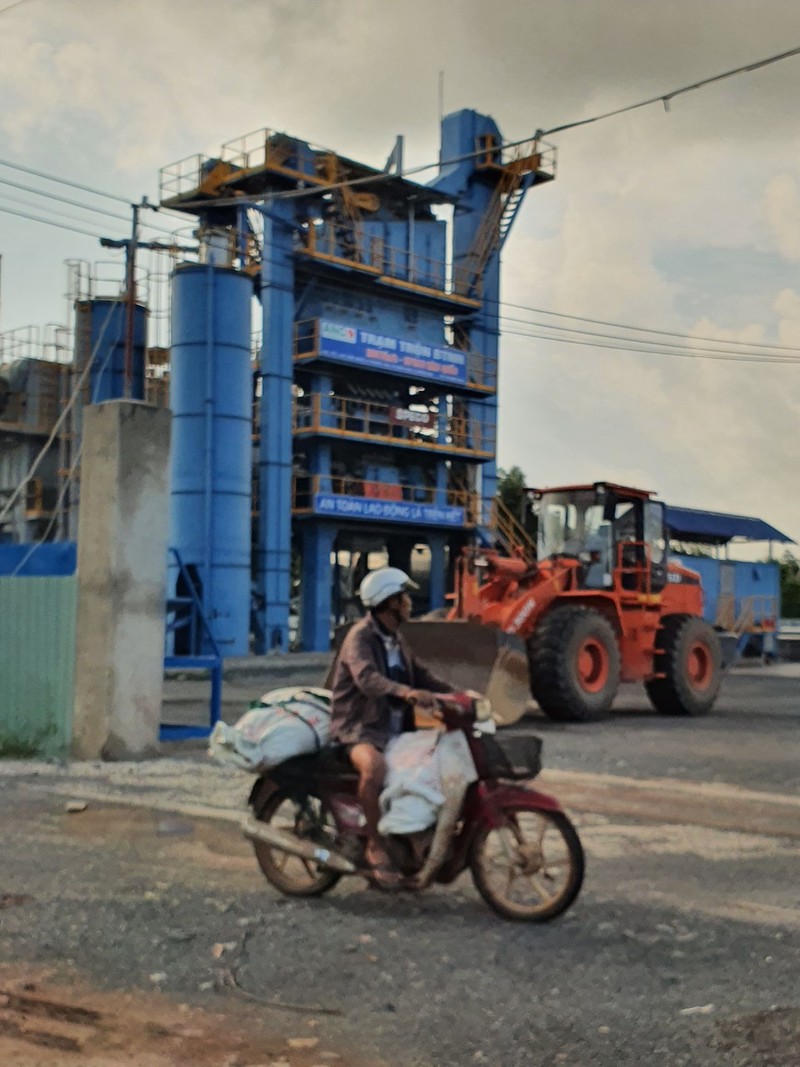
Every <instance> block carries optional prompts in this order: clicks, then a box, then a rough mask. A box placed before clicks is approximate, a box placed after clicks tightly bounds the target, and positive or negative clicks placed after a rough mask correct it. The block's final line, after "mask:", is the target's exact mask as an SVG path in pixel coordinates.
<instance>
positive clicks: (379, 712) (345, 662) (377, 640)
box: [331, 615, 453, 748]
mask: <svg viewBox="0 0 800 1067" xmlns="http://www.w3.org/2000/svg"><path fill="white" fill-rule="evenodd" d="M397 637H398V641H399V644H400V653H401V655H402V657H403V659H404V660H405V664H406V667H407V668H408V673H409V677H410V679H411V684H410V685H403V684H401V683H400V682H394V681H392V679H391V678H389V677H388V676H387V666H386V652H385V649H384V644H383V640H382V639H381V635H380V629H379V627H378V623H377V622H376V621H375V619H374V618H373V617H372V615H367V616H366V618H364V619H361V621H360V622H357V623H356V624H355V626H353V628H352V629H351V630H350V632H349V633H348V635H347V637H345V639H344V643H343V645H342V648H341V651H340V652H339V657H338V659H337V661H336V665H335V667H334V672H333V682H332V683H331V689H332V690H333V709H332V717H331V735H332V738H333V740H334V741H340V742H342V743H343V744H348V745H354V744H358V742H360V741H368V742H369V743H370V744H373V745H376V746H377V747H378V748H383V747H384V746H385V744H386V742H387V741H388V740H389V736H390V730H389V721H390V709H389V702H390V700H391V698H393V697H394V698H396V699H400V700H403V699H405V697H407V696H408V694H409V693H410V692H411V690H412V689H427V690H429V691H430V692H432V693H449V692H450V691H451V690H452V688H453V687H452V685H450V684H448V683H447V682H445V681H443V680H442V679H441V678H437V677H436V675H435V674H433V673H432V672H431V671H429V670H428V668H427V667H425V666H424V665H423V664H422V663H420V662H419V660H418V659H416V658H415V657H414V654H413V652H412V651H411V649H410V648H409V647H408V644H407V642H406V641H404V639H403V637H402V635H401V634H398V635H397Z"/></svg>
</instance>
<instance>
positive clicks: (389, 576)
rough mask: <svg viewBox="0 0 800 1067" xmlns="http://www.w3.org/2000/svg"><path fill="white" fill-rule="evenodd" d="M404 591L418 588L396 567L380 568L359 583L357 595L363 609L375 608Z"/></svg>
mask: <svg viewBox="0 0 800 1067" xmlns="http://www.w3.org/2000/svg"><path fill="white" fill-rule="evenodd" d="M406 589H419V586H418V585H417V583H416V582H412V581H411V579H410V578H409V577H408V575H407V574H406V572H405V571H401V570H400V569H399V568H398V567H381V569H380V570H377V571H371V572H370V573H369V574H368V575H367V577H366V578H365V579H364V581H363V582H362V583H361V586H360V588H359V590H358V595H359V597H360V598H361V603H362V604H363V605H364V607H365V608H377V607H379V606H380V605H381V604H382V603H383V602H384V600H388V599H389V597H391V596H396V595H397V594H398V593H402V592H404V590H406Z"/></svg>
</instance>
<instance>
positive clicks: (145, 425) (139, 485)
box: [72, 400, 172, 759]
mask: <svg viewBox="0 0 800 1067" xmlns="http://www.w3.org/2000/svg"><path fill="white" fill-rule="evenodd" d="M171 419H172V415H171V413H170V412H169V411H167V410H166V409H164V408H155V407H151V406H150V405H148V404H141V403H136V402H131V401H123V400H114V401H109V402H108V403H105V404H100V405H98V406H96V407H94V406H93V407H87V408H86V409H85V410H84V424H83V456H82V461H81V509H80V524H79V528H78V623H77V641H76V661H75V710H74V717H73V730H72V754H73V755H74V756H75V757H76V758H78V759H136V758H144V757H146V756H148V755H152V754H153V753H154V752H155V751H156V749H157V747H158V728H159V723H160V720H161V698H162V686H163V679H164V620H165V599H166V580H167V528H168V517H169V446H170V427H171Z"/></svg>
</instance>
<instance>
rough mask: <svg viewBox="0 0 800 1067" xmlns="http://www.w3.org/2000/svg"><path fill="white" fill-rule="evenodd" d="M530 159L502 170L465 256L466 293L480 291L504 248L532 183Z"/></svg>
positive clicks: (519, 161) (510, 164) (514, 162)
mask: <svg viewBox="0 0 800 1067" xmlns="http://www.w3.org/2000/svg"><path fill="white" fill-rule="evenodd" d="M529 167H530V164H529V162H528V160H527V159H526V160H512V162H510V163H507V164H506V165H505V166H504V167H503V168H502V171H501V174H500V178H499V180H498V182H497V185H496V186H495V191H494V193H493V195H492V199H491V200H490V201H489V205H488V207H487V208H486V211H485V213H484V215H483V218H482V219H481V224H480V226H479V227H478V231H477V233H476V234H475V239H474V241H473V243H472V247H471V248H470V250H469V252H468V253H467V256H466V261H465V264H464V267H465V270H464V276H465V277H466V278H467V294H469V293H471V292H473V291H475V289H477V287H478V285H479V283H480V280H481V278H482V277H483V272H484V271H485V270H486V265H487V263H488V262H489V259H490V258H491V256H492V254H493V253H494V252H496V251H499V250H500V249H501V248H502V247H503V243H504V242H505V239H506V237H507V236H508V234H509V231H510V230H511V227H512V225H513V224H514V219H515V218H516V216H517V212H518V211H519V208H520V205H521V204H522V199H523V197H524V196H525V192H526V190H527V188H528V186H529V184H530V177H529V175H530V169H529Z"/></svg>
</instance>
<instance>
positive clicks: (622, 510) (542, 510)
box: [533, 482, 667, 593]
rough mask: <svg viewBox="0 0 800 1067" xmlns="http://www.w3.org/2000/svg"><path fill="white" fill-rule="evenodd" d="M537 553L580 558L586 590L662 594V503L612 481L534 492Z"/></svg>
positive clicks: (545, 556)
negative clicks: (615, 590) (616, 590)
mask: <svg viewBox="0 0 800 1067" xmlns="http://www.w3.org/2000/svg"><path fill="white" fill-rule="evenodd" d="M533 499H534V508H535V511H536V514H537V520H538V544H537V556H538V558H539V559H540V560H543V559H559V558H560V559H571V560H575V561H577V563H578V564H579V566H578V567H577V569H576V581H577V582H578V585H579V587H580V588H582V589H589V590H609V591H611V590H613V589H619V590H620V591H621V592H623V593H624V592H626V591H627V592H632V593H643V592H648V593H649V592H653V593H657V592H660V591H661V590H662V589H663V588H664V585H665V583H666V577H667V555H666V553H667V540H666V535H665V527H664V506H663V504H662V503H661V502H660V501H657V500H653V498H652V496H651V494H650V493H648V492H646V491H643V490H638V489H629V488H627V487H625V486H618V485H613V484H611V483H608V482H596V483H595V484H594V485H586V486H568V487H565V488H559V489H544V490H534V493H533Z"/></svg>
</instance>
